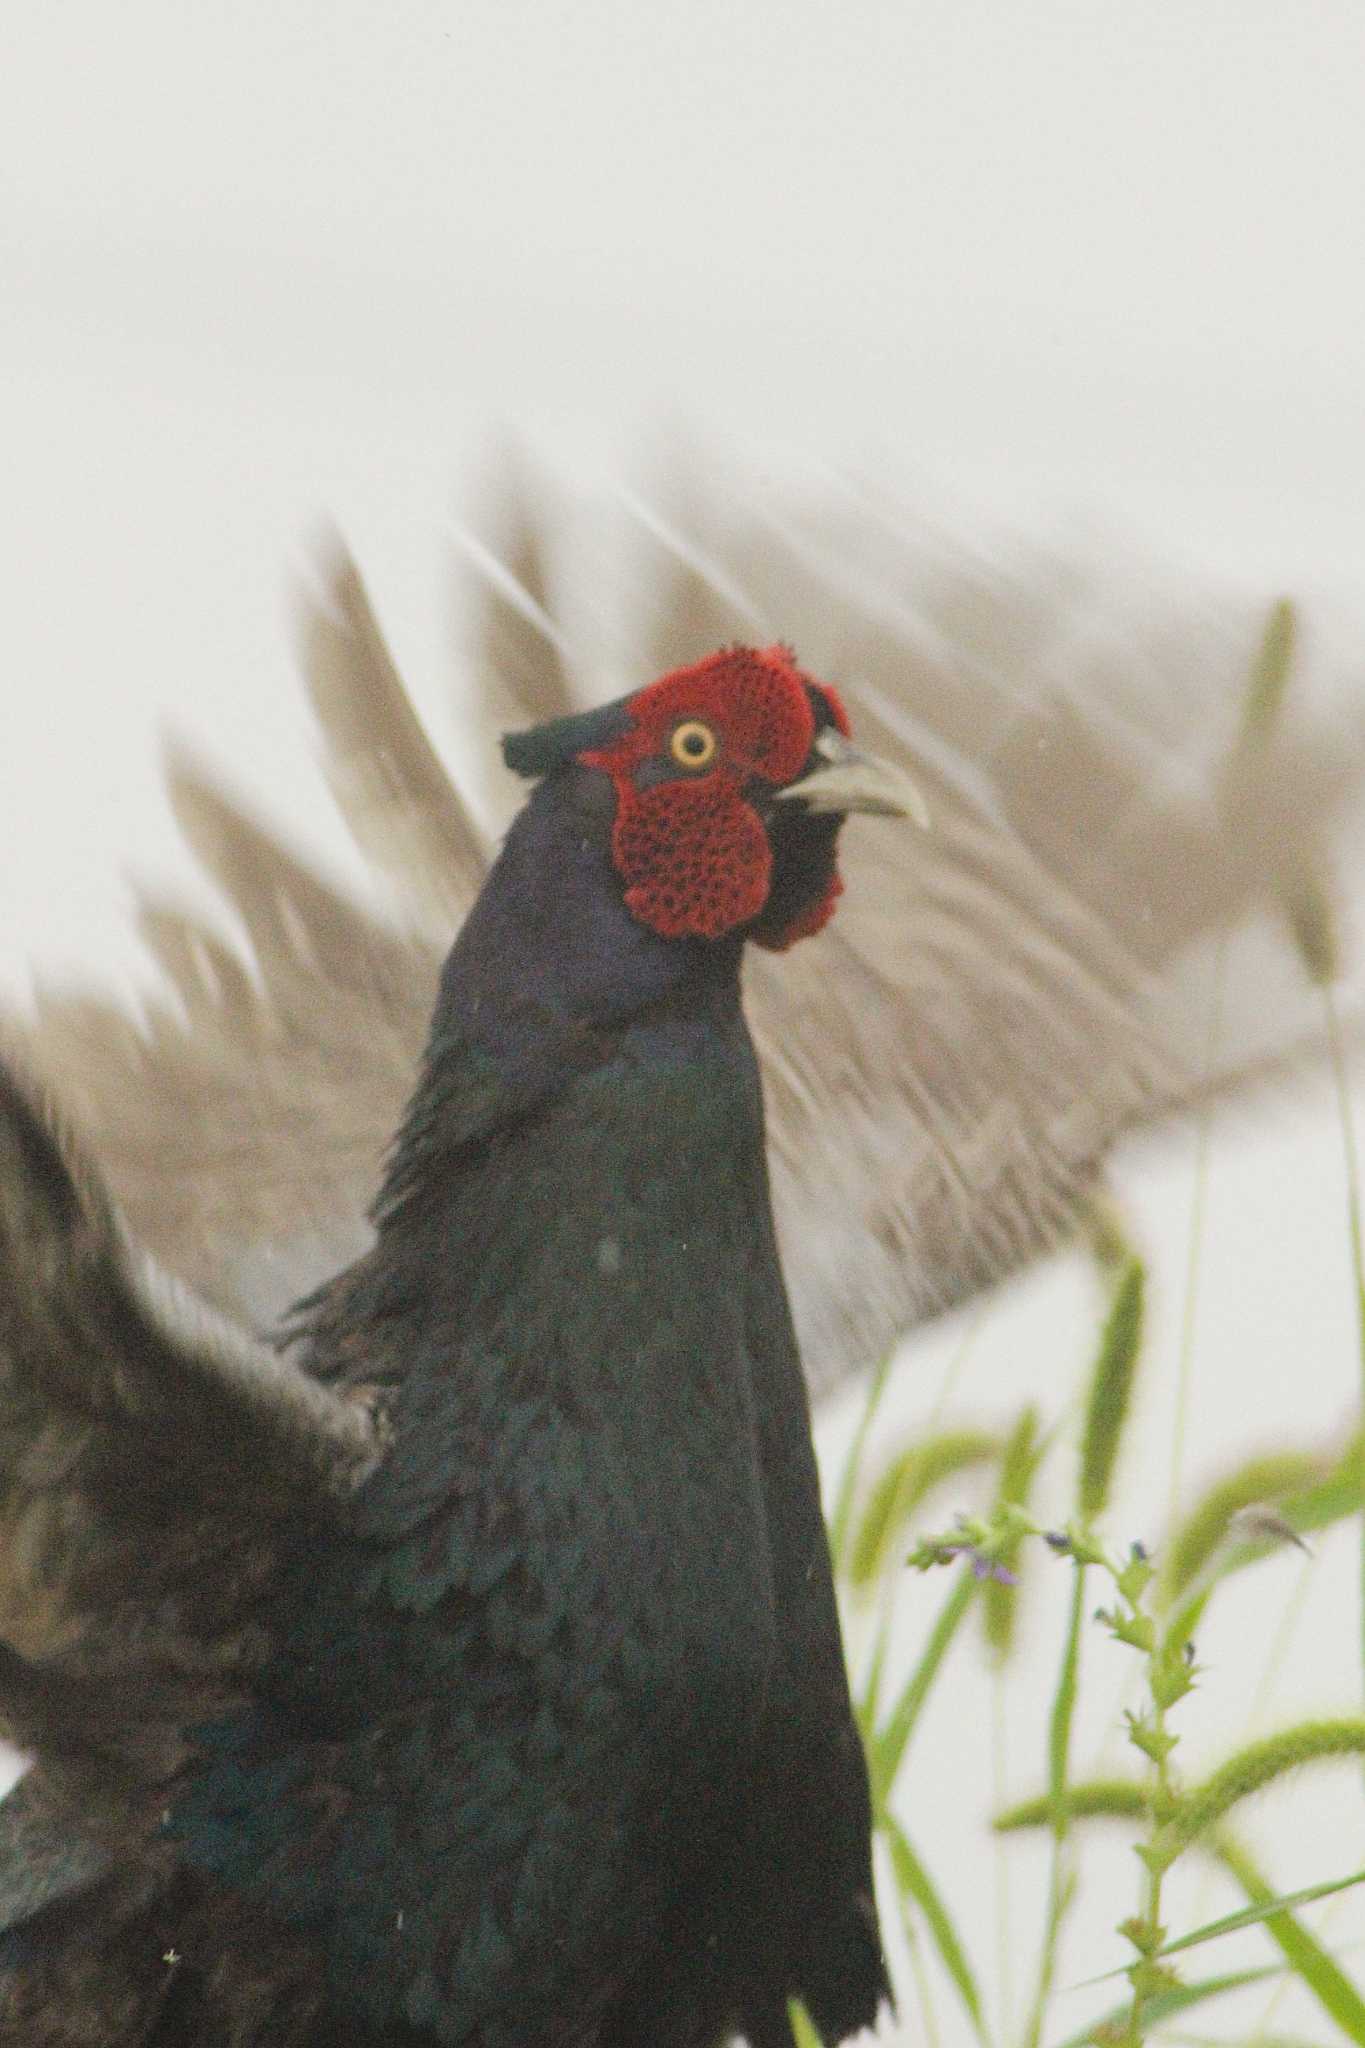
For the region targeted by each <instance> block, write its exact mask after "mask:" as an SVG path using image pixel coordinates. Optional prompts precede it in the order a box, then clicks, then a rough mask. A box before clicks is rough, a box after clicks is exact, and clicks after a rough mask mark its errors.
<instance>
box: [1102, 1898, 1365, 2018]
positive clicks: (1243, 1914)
mask: <svg viewBox="0 0 1365 2048" xmlns="http://www.w3.org/2000/svg"><path fill="white" fill-rule="evenodd" d="M1358 1884H1365V1870H1353V1871H1352V1872H1351V1874H1350V1876H1349V1877H1332V1878H1328V1879H1327V1880H1326V1882H1325V1883H1323V1884H1310V1885H1305V1886H1304V1888H1303V1890H1302V1891H1297V1892H1283V1893H1280V1894H1277V1895H1273V1896H1271V1897H1269V1898H1267V1899H1265V1900H1263V1901H1262V1902H1261V1903H1260V1904H1259V1905H1255V1906H1242V1907H1241V1908H1239V1910H1238V1911H1237V1912H1235V1913H1225V1914H1224V1915H1223V1917H1222V1919H1221V1920H1209V1921H1206V1922H1205V1924H1204V1926H1202V1927H1196V1928H1195V1929H1194V1931H1193V1932H1192V1933H1190V1934H1180V1935H1177V1936H1176V1938H1175V1940H1174V1941H1168V1942H1166V1943H1165V1944H1164V1946H1163V1947H1161V1948H1159V1949H1158V1950H1157V1952H1156V1953H1157V1955H1158V1956H1159V1957H1160V1958H1161V1959H1162V1960H1164V1959H1165V1958H1166V1957H1167V1956H1174V1955H1179V1954H1180V1953H1181V1952H1182V1951H1183V1950H1185V1949H1187V1948H1199V1947H1201V1946H1202V1945H1203V1943H1204V1942H1206V1941H1218V1940H1219V1939H1220V1938H1221V1937H1222V1936H1223V1935H1225V1934H1238V1933H1240V1931H1241V1930H1242V1928H1244V1927H1256V1926H1258V1925H1259V1924H1260V1923H1261V1922H1262V1921H1263V1920H1271V1919H1273V1918H1274V1916H1275V1915H1276V1914H1277V1913H1284V1912H1288V1911H1289V1910H1290V1909H1291V1908H1293V1907H1295V1906H1311V1905H1312V1904H1313V1902H1314V1900H1315V1899H1329V1898H1331V1897H1332V1895H1333V1893H1335V1892H1344V1891H1349V1890H1350V1889H1351V1887H1352V1885H1358ZM1114 1974H1115V1975H1121V1974H1122V1972H1119V1971H1116V1972H1115V1973H1114ZM1095 1981H1098V1980H1095ZM1353 2038H1354V2039H1357V2040H1359V2039H1362V2038H1365V2037H1362V2036H1360V2035H1355V2036H1353Z"/></svg>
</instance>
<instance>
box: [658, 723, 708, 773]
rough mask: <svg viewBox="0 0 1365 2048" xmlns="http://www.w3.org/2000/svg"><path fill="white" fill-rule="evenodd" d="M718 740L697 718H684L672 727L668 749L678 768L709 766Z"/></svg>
mask: <svg viewBox="0 0 1365 2048" xmlns="http://www.w3.org/2000/svg"><path fill="white" fill-rule="evenodd" d="M719 745H720V742H719V740H718V739H717V738H716V735H715V734H714V733H713V732H712V730H711V728H710V726H709V725H703V723H702V721H701V720H700V719H699V718H685V719H684V720H683V722H682V724H681V725H678V726H675V727H674V728H673V732H672V735H671V736H670V738H669V742H668V751H669V753H670V754H671V755H672V756H673V759H674V760H675V761H676V762H677V764H678V766H679V767H680V768H694V769H695V768H709V767H710V766H711V763H712V762H713V761H714V760H715V758H716V750H717V748H718V747H719Z"/></svg>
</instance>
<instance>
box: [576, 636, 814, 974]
mask: <svg viewBox="0 0 1365 2048" xmlns="http://www.w3.org/2000/svg"><path fill="white" fill-rule="evenodd" d="M812 692H818V693H819V696H820V698H822V699H823V701H824V703H825V704H826V706H827V707H828V718H827V720H826V723H832V724H834V725H835V726H836V727H837V728H838V730H839V731H840V732H842V733H845V734H846V733H847V732H848V717H847V714H846V713H845V711H844V707H843V705H842V704H841V703H840V701H839V698H838V696H837V695H836V693H835V692H834V691H833V690H830V689H828V688H827V687H826V686H825V685H823V684H819V683H816V682H815V680H814V678H812V677H809V676H807V675H805V674H804V673H803V672H802V671H801V670H800V669H799V668H798V667H797V666H796V663H795V661H794V660H793V658H792V655H791V653H790V651H789V650H788V649H787V648H785V647H765V648H746V647H738V648H728V649H725V650H723V651H722V652H721V653H719V654H713V655H711V656H710V657H709V658H708V659H707V660H705V661H702V662H698V663H697V664H696V665H695V666H694V667H691V668H685V669H676V670H674V671H673V672H672V673H671V674H669V675H666V676H663V677H661V678H660V679H659V681H658V682H655V683H650V684H648V685H647V686H646V687H645V688H644V689H642V690H640V691H637V693H636V694H635V696H634V697H632V698H631V699H630V705H629V708H630V713H631V720H632V722H631V725H630V727H629V729H628V730H627V731H626V732H625V733H624V734H622V735H621V737H620V738H619V739H616V740H614V741H613V742H612V744H611V745H610V746H609V747H602V748H597V749H593V750H591V751H588V752H585V753H583V754H582V755H581V756H580V757H579V758H580V759H581V760H582V761H583V762H584V763H585V764H586V765H588V766H589V767H595V768H600V769H603V770H605V771H606V772H607V773H608V774H609V775H610V776H611V778H612V782H613V784H614V787H615V792H616V817H615V823H614V826H613V831H612V855H613V858H614V861H615V864H616V867H617V870H618V872H619V873H620V875H621V878H622V880H623V881H624V883H625V885H626V897H625V900H626V903H627V905H628V906H629V908H630V910H631V911H632V912H633V914H634V915H635V916H636V917H638V918H639V919H640V920H641V922H642V923H645V924H648V925H650V926H651V927H652V928H653V929H654V930H655V931H657V932H659V933H661V934H662V935H663V936H664V937H666V938H684V937H691V938H707V939H714V938H719V937H720V936H721V935H722V934H724V933H725V932H729V931H734V930H735V929H736V928H737V927H739V926H741V925H745V924H748V923H750V922H751V921H752V920H753V919H755V918H757V917H759V915H760V913H761V911H762V910H763V907H764V905H765V904H766V903H767V901H768V895H769V889H770V886H771V882H772V865H773V856H772V849H771V846H770V843H769V836H768V832H767V830H766V829H765V826H764V822H763V819H762V817H761V816H760V814H759V812H758V810H757V809H756V808H755V806H754V804H753V802H752V801H751V800H750V793H751V792H752V791H753V790H754V789H755V788H756V787H757V788H759V789H761V788H763V787H764V786H765V785H766V786H767V787H769V788H771V789H773V790H780V789H781V788H782V787H783V786H784V785H785V784H787V783H790V782H793V781H795V780H796V779H797V778H798V777H799V776H800V775H801V773H802V770H803V768H804V767H805V765H806V763H807V761H808V759H809V757H810V752H811V746H812V743H813V741H814V738H815V734H816V729H817V718H816V712H815V709H814V705H813V702H812ZM697 722H700V723H701V724H702V725H703V726H704V727H705V728H706V729H707V730H708V732H709V733H710V734H713V735H714V737H715V740H716V742H717V745H716V748H715V752H714V756H713V757H712V758H710V759H709V760H708V762H707V764H706V766H705V768H704V770H703V771H701V772H696V773H689V772H688V769H687V766H686V764H685V761H682V760H680V757H679V755H678V754H677V753H676V752H675V753H673V754H672V755H670V743H671V742H673V741H674V740H675V739H676V737H677V736H678V735H679V734H680V733H681V732H683V731H684V730H686V729H690V728H691V727H692V726H693V725H695V724H696V723H697ZM838 889H839V884H838V878H837V876H834V875H831V876H830V877H829V879H828V882H827V883H826V884H825V885H824V886H823V888H822V891H821V894H820V896H819V898H818V900H817V901H815V902H813V903H811V904H808V905H805V906H803V907H802V909H801V911H800V913H799V915H798V916H797V917H796V918H795V919H794V921H793V922H792V923H791V925H790V926H784V927H783V929H782V930H781V931H780V932H778V931H774V932H769V931H763V932H761V933H760V934H757V936H759V937H760V939H761V943H763V944H764V945H768V946H777V947H781V946H784V945H789V944H791V943H792V941H793V940H795V939H797V938H801V937H805V936H807V935H808V934H809V933H811V932H815V931H818V930H819V929H820V927H821V926H822V925H823V924H825V923H826V922H827V921H828V918H829V917H830V915H831V913H832V911H833V908H834V899H835V897H836V896H837V894H838Z"/></svg>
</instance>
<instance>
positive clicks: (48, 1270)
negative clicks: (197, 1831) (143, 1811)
mask: <svg viewBox="0 0 1365 2048" xmlns="http://www.w3.org/2000/svg"><path fill="white" fill-rule="evenodd" d="M381 1448H382V1428H381V1426H380V1425H378V1424H377V1423H376V1421H375V1419H374V1417H373V1416H372V1414H371V1412H370V1410H369V1408H368V1406H367V1405H366V1403H365V1401H364V1400H363V1399H356V1398H351V1399H347V1398H345V1397H343V1396H340V1395H338V1394H336V1393H334V1392H333V1391H332V1390H330V1389H329V1388H327V1387H324V1386H323V1385H322V1384H321V1383H320V1382H319V1381H317V1380H315V1379H313V1378H312V1377H310V1376H309V1375H308V1374H306V1373H304V1372H303V1371H301V1370H300V1369H299V1368H298V1367H296V1366H295V1365H293V1364H291V1363H290V1362H289V1361H288V1360H286V1359H284V1358H281V1357H280V1356H278V1355H277V1354H276V1353H275V1352H274V1351H272V1350H269V1349H267V1348H265V1347H264V1346H263V1345H260V1344H258V1343H256V1342H255V1341H254V1340H253V1339H252V1338H250V1337H249V1336H248V1335H247V1334H246V1333H245V1332H244V1331H243V1330H241V1329H240V1328H239V1327H237V1326H236V1325H234V1324H232V1323H230V1322H228V1321H227V1320H226V1319H225V1318H223V1317H222V1316H220V1315H218V1314H217V1313H216V1312H215V1311H213V1310H212V1309H210V1308H209V1307H208V1306H207V1305H206V1304H204V1303H203V1302H200V1301H198V1300H196V1299H195V1298H194V1297H193V1296H191V1295H190V1294H189V1293H188V1291H187V1290H186V1289H185V1288H184V1286H183V1285H182V1284H181V1283H180V1282H179V1281H177V1280H175V1279H174V1278H173V1277H172V1276H171V1275H169V1274H168V1273H166V1272H165V1271H164V1269H162V1268H160V1267H159V1266H158V1265H157V1264H156V1262H155V1261H154V1260H152V1259H151V1258H150V1257H149V1256H148V1255H147V1254H146V1253H144V1252H143V1251H142V1250H141V1249H140V1248H138V1247H137V1246H136V1245H135V1244H134V1242H133V1240H132V1239H131V1238H130V1236H129V1235H128V1233H127V1230H126V1228H125V1226H124V1224H123V1222H122V1220H121V1219H120V1217H119V1216H118V1214H117V1212H116V1210H115V1209H114V1208H113V1206H112V1205H111V1203H110V1202H109V1200H108V1198H107V1196H106V1194H105V1192H104V1189H103V1187H102V1185H101V1183H100V1181H99V1179H98V1177H97V1176H96V1174H95V1172H94V1170H93V1168H92V1167H91V1166H90V1164H89V1162H88V1161H87V1160H86V1159H85V1158H84V1156H83V1155H82V1153H81V1152H80V1150H79V1148H78V1147H77V1146H76V1145H75V1144H74V1143H73V1141H72V1139H71V1138H70V1136H69V1134H68V1133H67V1132H66V1131H65V1130H64V1129H63V1128H62V1127H61V1126H60V1125H59V1124H58V1123H57V1122H56V1121H55V1119H54V1117H53V1115H52V1113H51V1111H50V1109H49V1107H48V1105H47V1104H46V1102H45V1100H44V1098H43V1096H42V1094H41V1092H40V1091H39V1090H38V1089H37V1088H35V1087H34V1086H33V1085H32V1084H30V1083H27V1082H25V1081H23V1080H21V1078H20V1076H19V1070H18V1068H17V1067H16V1066H15V1065H14V1064H13V1063H0V1730H2V1731H3V1732H4V1733H5V1734H6V1735H8V1736H10V1737H11V1738H12V1739H14V1740H15V1741H17V1742H19V1743H20V1744H22V1745H24V1746H25V1747H31V1748H33V1749H35V1750H38V1751H40V1752H41V1753H43V1755H44V1759H45V1768H46V1770H47V1773H48V1775H49V1777H50V1778H52V1779H53V1780H54V1781H55V1779H58V1778H62V1777H63V1776H65V1777H67V1778H80V1779H82V1780H84V1779H86V1778H88V1779H89V1780H90V1782H91V1783H93V1784H99V1785H101V1786H102V1787H103V1791H104V1794H105V1796H106V1797H107V1796H109V1794H110V1793H111V1791H112V1790H116V1788H117V1785H118V1784H120V1783H121V1784H123V1785H125V1786H127V1785H128V1784H129V1783H132V1782H142V1783H145V1784H147V1785H148V1786H149V1787H150V1786H153V1785H155V1784H156V1783H157V1782H159V1781H160V1779H161V1778H162V1777H163V1776H164V1775H165V1773H166V1772H168V1771H169V1770H171V1769H172V1768H174V1764H175V1761H176V1759H177V1757H178V1755H179V1748H178V1744H179V1736H178V1734H177V1732H176V1731H177V1727H178V1726H179V1725H183V1724H184V1717H185V1715H186V1714H187V1713H190V1712H200V1713H203V1712H207V1711H208V1709H209V1708H210V1707H211V1706H212V1705H213V1703H214V1701H215V1699H217V1698H219V1697H221V1695H222V1691H223V1688H224V1687H225V1686H226V1687H230V1686H231V1683H232V1673H233V1672H234V1671H235V1670H237V1669H238V1668H239V1667H240V1666H241V1664H242V1663H243V1660H244V1659H246V1658H247V1657H248V1655H249V1623H250V1619H251V1612H252V1602H253V1597H254V1596H255V1595H256V1594H257V1593H258V1592H259V1590H260V1588H261V1586H262V1585H263V1584H264V1583H265V1582H266V1580H267V1579H268V1576H269V1573H270V1571H271V1569H272V1566H273V1560H274V1555H275V1549H276V1545H277V1542H278V1540H279V1536H280V1532H281V1531H282V1530H283V1529H284V1528H286V1527H288V1526H289V1525H291V1524H292V1523H293V1522H294V1520H295V1519H296V1518H297V1517H299V1516H301V1515H313V1516H317V1515H326V1514H327V1513H328V1512H329V1511H330V1510H331V1509H332V1507H333V1506H334V1505H335V1504H336V1503H338V1502H339V1501H341V1500H342V1499H344V1498H345V1497H346V1495H347V1494H349V1492H350V1491H351V1490H352V1489H353V1487H354V1486H355V1485H357V1484H358V1483H359V1482H360V1480H361V1479H362V1478H363V1477H364V1476H365V1475H366V1474H367V1473H368V1472H369V1471H371V1470H372V1469H373V1467H374V1464H375V1462H376V1461H377V1459H378V1457H379V1456H380V1453H381Z"/></svg>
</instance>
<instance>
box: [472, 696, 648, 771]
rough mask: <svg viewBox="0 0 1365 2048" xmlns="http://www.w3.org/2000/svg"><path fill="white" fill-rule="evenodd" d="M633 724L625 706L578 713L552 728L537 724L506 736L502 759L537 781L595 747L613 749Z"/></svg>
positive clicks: (552, 723)
mask: <svg viewBox="0 0 1365 2048" xmlns="http://www.w3.org/2000/svg"><path fill="white" fill-rule="evenodd" d="M629 724H630V712H629V711H628V709H627V708H626V706H625V704H624V703H615V704H604V705H602V706H600V707H599V708H598V709H597V710H596V711H574V712H571V713H570V715H569V716H568V717H567V718H552V719H551V720H550V722H549V724H548V725H533V726H531V727H530V728H529V730H527V731H526V732H507V733H504V734H503V736H502V758H503V760H504V761H505V762H506V763H507V765H508V767H509V768H510V769H511V770H512V773H513V774H514V775H524V776H525V777H526V778H527V780H528V781H534V780H535V779H536V778H537V777H538V776H541V775H548V774H549V773H550V770H551V769H552V768H559V767H561V766H562V765H563V763H564V762H566V761H572V760H573V759H574V758H575V757H576V756H577V755H579V754H583V753H587V752H588V751H589V750H590V749H591V748H595V747H609V746H610V745H611V743H612V741H613V740H618V739H619V738H620V737H621V735H622V733H623V732H625V731H626V729H627V727H628V726H629Z"/></svg>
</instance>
